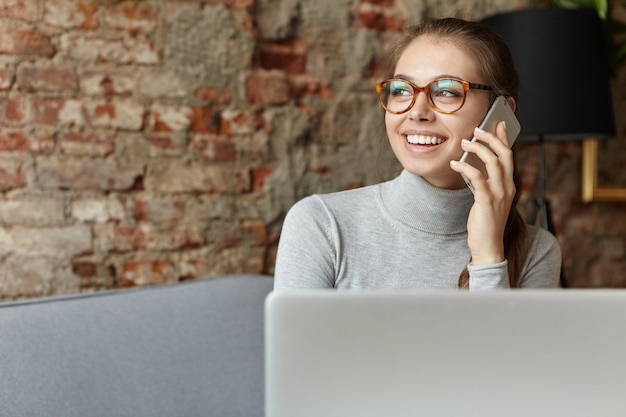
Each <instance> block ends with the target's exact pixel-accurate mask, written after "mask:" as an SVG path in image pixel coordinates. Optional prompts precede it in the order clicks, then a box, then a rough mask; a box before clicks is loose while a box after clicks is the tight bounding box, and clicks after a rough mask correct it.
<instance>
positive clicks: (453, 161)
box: [450, 160, 459, 166]
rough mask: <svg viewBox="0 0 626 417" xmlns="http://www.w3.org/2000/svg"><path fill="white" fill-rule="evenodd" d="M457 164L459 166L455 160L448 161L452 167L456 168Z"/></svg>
mask: <svg viewBox="0 0 626 417" xmlns="http://www.w3.org/2000/svg"><path fill="white" fill-rule="evenodd" d="M458 164H459V161H455V160H452V161H450V165H452V166H457V165H458Z"/></svg>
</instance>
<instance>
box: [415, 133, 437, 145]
mask: <svg viewBox="0 0 626 417" xmlns="http://www.w3.org/2000/svg"><path fill="white" fill-rule="evenodd" d="M406 141H407V142H409V143H410V144H411V145H440V144H442V143H443V142H445V139H443V138H440V137H436V136H428V135H406Z"/></svg>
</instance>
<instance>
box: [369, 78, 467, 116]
mask: <svg viewBox="0 0 626 417" xmlns="http://www.w3.org/2000/svg"><path fill="white" fill-rule="evenodd" d="M427 87H428V94H429V97H430V104H431V105H432V106H433V107H435V108H436V109H437V110H440V111H442V112H446V113H447V112H454V111H456V110H458V109H460V108H461V106H463V102H464V101H465V91H466V90H465V88H464V87H463V84H461V82H459V81H458V80H454V79H447V78H446V79H440V80H435V81H433V82H432V83H430V84H429V85H428V86H427ZM415 95H416V90H415V89H414V88H413V86H412V85H411V84H409V83H408V82H406V81H403V80H388V81H385V82H384V83H383V85H382V88H381V90H380V98H381V101H382V103H383V105H384V106H385V108H386V109H387V110H389V111H390V112H392V113H403V112H405V111H407V110H409V109H410V108H411V107H412V104H413V101H414V100H413V97H414V96H415Z"/></svg>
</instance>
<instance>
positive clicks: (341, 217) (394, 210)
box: [274, 171, 561, 290]
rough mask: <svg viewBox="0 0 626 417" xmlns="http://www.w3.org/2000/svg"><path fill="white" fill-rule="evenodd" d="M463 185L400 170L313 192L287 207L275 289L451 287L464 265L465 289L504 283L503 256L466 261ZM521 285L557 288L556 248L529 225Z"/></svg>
mask: <svg viewBox="0 0 626 417" xmlns="http://www.w3.org/2000/svg"><path fill="white" fill-rule="evenodd" d="M473 202H474V197H473V194H472V193H471V192H470V191H469V189H463V190H444V189H440V188H436V187H434V186H432V185H430V184H429V183H428V182H426V181H425V180H424V179H423V178H421V177H419V176H416V175H413V174H411V173H409V172H407V171H403V172H402V173H401V174H400V175H399V176H398V177H397V178H395V179H394V180H391V181H388V182H384V183H381V184H377V185H372V186H369V187H364V188H359V189H355V190H350V191H342V192H337V193H331V194H323V195H313V196H310V197H307V198H305V199H303V200H301V201H299V202H298V203H297V204H295V205H294V206H293V207H292V209H291V210H290V211H289V213H288V214H287V217H286V219H285V222H284V225H283V230H282V233H281V238H280V242H279V246H278V255H277V259H276V270H275V276H274V278H275V279H274V288H275V289H277V290H281V289H296V288H434V289H441V288H457V285H458V279H459V274H460V273H461V271H462V270H463V268H465V267H466V266H468V270H469V273H470V289H488V288H508V287H509V280H508V272H507V261H506V260H505V261H504V262H501V263H499V264H495V265H487V266H472V265H471V264H469V260H470V251H469V248H468V246H467V217H468V215H469V211H470V208H471V207H472V204H473ZM529 237H530V239H531V246H530V253H529V255H528V259H527V261H526V265H525V267H524V270H523V272H522V275H521V277H520V281H519V285H520V286H521V287H525V288H550V287H557V286H558V282H559V274H560V271H561V249H560V247H559V244H558V242H557V240H556V238H555V237H554V236H553V235H552V234H550V233H549V232H547V231H546V230H544V229H541V228H538V227H535V226H529Z"/></svg>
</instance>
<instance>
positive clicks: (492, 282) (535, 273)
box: [467, 226, 561, 290]
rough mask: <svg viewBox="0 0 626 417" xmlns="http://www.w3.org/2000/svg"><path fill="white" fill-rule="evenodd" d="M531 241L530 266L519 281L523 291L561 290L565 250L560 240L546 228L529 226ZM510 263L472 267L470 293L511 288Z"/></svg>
mask: <svg viewBox="0 0 626 417" xmlns="http://www.w3.org/2000/svg"><path fill="white" fill-rule="evenodd" d="M528 230H529V237H530V241H531V247H530V251H529V253H528V259H527V261H526V266H525V267H524V270H523V271H522V275H521V277H520V280H519V287H520V288H557V287H558V286H559V280H560V274H561V247H560V245H559V242H558V241H557V239H556V237H554V235H553V234H551V233H550V232H548V231H547V230H545V229H541V228H539V227H535V226H530V227H529V229H528ZM507 266H508V262H507V261H506V260H505V261H504V262H501V263H499V264H494V265H485V266H473V265H471V264H470V265H469V266H468V268H467V269H468V271H469V273H470V290H477V289H492V288H510V285H509V274H508V271H507Z"/></svg>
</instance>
